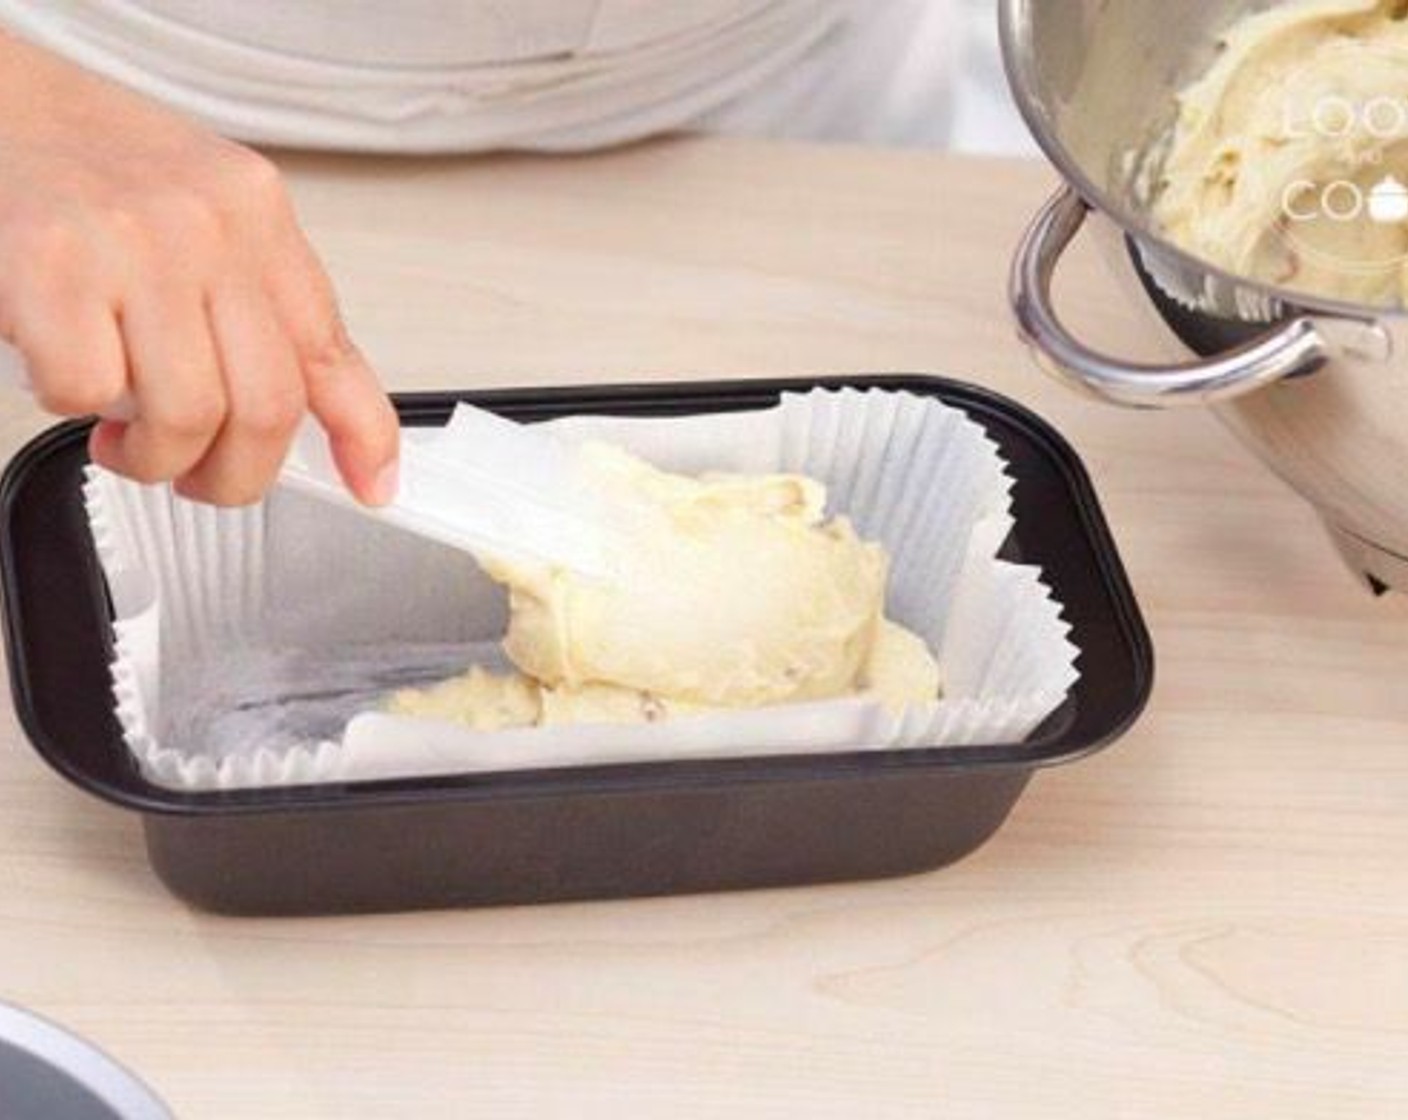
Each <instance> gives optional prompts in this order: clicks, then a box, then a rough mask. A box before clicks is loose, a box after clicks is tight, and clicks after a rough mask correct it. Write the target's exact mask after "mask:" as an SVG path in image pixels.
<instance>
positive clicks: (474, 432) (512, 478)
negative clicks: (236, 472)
mask: <svg viewBox="0 0 1408 1120" xmlns="http://www.w3.org/2000/svg"><path fill="white" fill-rule="evenodd" d="M280 482H281V483H282V484H285V485H287V486H289V487H292V488H293V489H296V490H299V491H302V492H304V493H307V494H310V495H312V496H314V497H317V498H321V499H323V500H325V501H329V502H333V503H335V504H337V505H341V506H344V507H346V508H349V509H355V510H357V511H358V512H359V513H362V514H364V515H366V516H368V517H372V518H376V519H377V520H380V521H385V522H387V523H389V524H392V525H396V526H399V527H401V528H404V529H406V530H408V531H410V532H413V533H417V534H419V535H421V536H424V537H428V538H430V539H432V540H436V541H440V542H441V543H443V544H449V545H452V546H454V547H456V548H462V549H465V550H467V551H469V552H473V553H475V554H478V555H488V556H493V557H505V558H511V559H521V560H530V561H538V562H541V563H546V564H550V565H553V566H555V567H561V568H566V569H569V570H571V571H574V572H578V573H581V574H583V575H587V576H592V577H598V578H599V577H603V576H606V575H608V574H609V573H610V571H611V567H612V563H611V560H612V555H613V552H614V550H615V549H616V548H617V547H619V545H620V542H621V535H622V534H623V532H625V531H626V526H627V522H628V519H629V518H631V517H632V516H636V515H638V511H634V510H633V509H632V508H631V507H629V506H627V505H625V504H623V503H620V502H615V501H610V500H608V499H606V498H605V497H604V496H603V495H602V494H601V493H600V492H598V491H595V490H593V489H592V487H591V486H590V485H588V483H587V480H586V479H585V478H584V477H583V473H582V471H581V469H580V467H579V464H578V462H577V452H576V449H575V448H574V447H573V446H572V445H571V444H567V443H564V442H562V441H561V440H558V439H556V438H555V437H553V436H552V435H551V434H549V433H547V432H543V431H541V430H537V429H535V428H534V427H533V426H532V425H527V424H518V423H515V422H514V421H512V420H507V419H505V418H503V417H501V416H497V415H495V414H494V413H492V412H487V411H485V410H483V409H480V408H474V407H471V406H469V405H463V404H462V405H459V406H458V407H457V408H456V410H455V413H454V416H453V417H452V419H451V421H450V423H449V424H448V425H447V426H446V427H445V428H443V429H438V430H434V433H433V434H432V435H427V436H426V437H425V438H409V439H403V440H402V441H401V470H400V489H399V492H398V494H397V497H396V500H395V501H393V502H392V503H391V504H390V505H388V506H382V507H380V508H370V507H367V506H363V505H361V504H360V503H359V502H358V501H357V500H356V499H355V498H353V497H352V495H351V494H350V493H348V491H347V489H346V486H345V485H344V484H343V482H342V480H341V478H340V477H339V475H338V473H337V468H336V467H335V466H334V464H333V460H332V455H331V453H330V451H329V449H328V446H327V439H326V436H324V434H323V433H322V431H321V430H320V429H318V428H317V427H314V426H313V425H312V424H311V423H310V424H306V425H305V426H304V428H303V429H302V431H301V432H300V433H299V436H298V438H297V440H295V442H294V445H293V447H292V449H291V450H290V452H289V455H288V458H287V459H286V460H285V462H284V467H283V472H282V474H281V476H280Z"/></svg>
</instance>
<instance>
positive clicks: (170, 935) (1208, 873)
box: [0, 141, 1408, 1120]
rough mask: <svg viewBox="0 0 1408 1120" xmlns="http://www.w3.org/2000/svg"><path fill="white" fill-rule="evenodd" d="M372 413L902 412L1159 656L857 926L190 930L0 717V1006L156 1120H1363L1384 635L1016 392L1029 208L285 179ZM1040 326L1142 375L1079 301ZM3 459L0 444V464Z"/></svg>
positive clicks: (349, 165)
mask: <svg viewBox="0 0 1408 1120" xmlns="http://www.w3.org/2000/svg"><path fill="white" fill-rule="evenodd" d="M285 163H286V165H287V167H288V169H289V171H290V173H291V175H292V177H293V180H294V183H295V189H296V193H297V196H298V199H299V204H300V208H301V210H302V212H303V214H304V217H305V220H306V223H307V226H308V228H309V230H310V232H311V235H312V237H313V239H314V240H315V242H316V243H317V245H318V246H319V248H320V249H321V250H322V251H323V252H324V253H325V255H326V259H327V261H328V263H329V266H330V268H331V271H332V272H333V274H334V276H335V277H336V279H337V282H338V285H339V287H340V290H341V292H342V294H343V297H344V301H345V307H346V312H347V316H348V319H349V321H350V323H351V326H352V328H353V331H354V334H355V335H356V336H357V337H358V338H359V339H360V341H361V342H362V343H363V345H364V347H365V349H366V350H367V351H368V352H369V354H370V355H371V356H372V358H373V359H374V360H375V362H376V363H377V364H378V366H379V368H380V369H381V371H382V373H383V374H384V376H385V377H386V379H387V381H388V382H389V383H390V384H391V385H392V386H394V387H400V388H410V387H420V388H427V387H435V386H481V385H482V386H487V385H521V384H529V383H532V384H544V385H546V384H552V383H561V382H575V381H587V380H601V381H608V380H631V379H640V378H649V377H670V378H684V377H691V376H702V377H718V376H722V375H727V376H739V377H744V376H753V375H776V374H806V373H815V372H821V371H850V370H930V371H939V372H943V373H948V374H953V375H956V376H960V377H965V378H968V379H971V380H973V381H976V382H979V383H981V384H984V385H989V386H992V387H994V388H996V389H999V390H1001V391H1002V392H1005V393H1008V394H1010V395H1011V396H1013V397H1016V398H1017V399H1019V400H1021V401H1024V402H1026V403H1028V404H1030V405H1032V406H1034V407H1035V408H1036V409H1037V410H1038V411H1040V412H1041V413H1043V414H1045V415H1046V416H1047V417H1048V418H1049V419H1051V420H1052V421H1054V422H1055V423H1056V424H1057V425H1058V426H1059V427H1060V428H1062V429H1063V430H1064V431H1065V433H1066V434H1067V435H1068V436H1069V437H1070V438H1071V440H1072V441H1073V443H1074V444H1075V446H1076V447H1077V449H1078V450H1079V451H1080V453H1081V454H1082V455H1083V456H1084V458H1085V460H1086V462H1087V463H1088V464H1089V466H1090V468H1091V470H1092V472H1093V474H1094V476H1095V479H1096V482H1097V485H1098V487H1099V490H1100V492H1101V495H1102V498H1103V500H1104V502H1105V504H1106V507H1107V511H1108V513H1109V517H1110V520H1111V522H1112V524H1113V526H1114V529H1115V534H1116V536H1117V538H1118V540H1119V543H1120V545H1121V548H1122V550H1123V554H1124V557H1125V560H1126V562H1127V564H1128V567H1129V570H1130V574H1131V576H1132V579H1133V581H1134V583H1135V586H1136V588H1137V590H1138V592H1139V594H1140V597H1141V600H1142V604H1143V607H1144V610H1145V611H1146V614H1147V618H1148V621H1149V623H1150V626H1151V629H1152V631H1153V634H1154V638H1155V642H1156V645H1157V648H1158V655H1159V681H1158V685H1157V689H1156V694H1155V697H1154V700H1153V703H1152V705H1151V707H1150V709H1149V711H1148V713H1147V715H1146V716H1145V718H1144V720H1143V721H1142V723H1140V724H1139V725H1138V726H1137V727H1136V728H1135V730H1134V731H1133V732H1132V733H1131V734H1130V735H1129V736H1128V737H1127V738H1125V739H1124V740H1123V741H1121V742H1120V743H1118V744H1116V745H1115V746H1114V747H1112V748H1110V749H1109V750H1108V751H1106V752H1104V753H1102V754H1100V755H1098V756H1096V757H1093V758H1091V759H1089V760H1087V761H1083V762H1081V763H1079V764H1077V765H1073V766H1070V767H1068V768H1065V769H1062V770H1057V771H1052V772H1049V773H1046V774H1044V775H1042V776H1041V777H1039V779H1038V780H1037V781H1036V782H1035V783H1033V785H1032V786H1031V788H1030V789H1029V791H1028V793H1027V795H1026V797H1025V798H1024V799H1023V800H1022V802H1021V803H1020V804H1019V805H1018V807H1017V810H1016V813H1015V815H1014V816H1013V818H1012V819H1011V821H1010V823H1009V824H1008V825H1007V826H1006V827H1005V828H1004V829H1003V831H1002V832H1001V833H1000V834H999V835H998V836H997V838H996V839H994V840H993V841H992V842H991V843H990V844H989V845H988V846H987V847H986V848H984V849H983V850H982V851H981V852H979V853H978V854H977V855H975V856H974V857H972V858H971V859H969V860H968V861H966V862H964V863H962V864H960V865H958V866H955V867H952V868H950V869H947V870H944V871H940V872H938V873H935V874H931V875H924V876H919V877H916V878H909V879H903V880H898V881H889V882H876V883H867V884H860V885H847V886H835V887H826V888H816V889H806V890H779V891H768V892H762V893H753V894H735V895H722V896H718V895H716V896H707V897H688V898H672V899H661V900H648V901H640V902H629V903H609V904H576V905H563V906H552V907H537V908H521V909H502V910H491V911H479V912H473V911H468V912H449V913H429V914H407V915H391V916H384V917H371V918H367V917H360V918H349V919H318V920H293V921H290V920H278V921H269V920H243V919H240V920H235V919H229V918H221V917H213V916H209V915H205V914H202V913H198V912H194V911H192V910H191V909H189V908H188V907H187V906H185V905H183V904H182V903H180V902H177V901H175V900H173V899H172V898H170V897H169V896H168V895H167V894H166V893H165V892H164V891H163V889H162V888H161V887H160V886H159V884H158V883H157V882H156V881H155V879H154V878H153V876H152V875H151V873H150V872H149V871H148V869H147V866H146V862H145V856H144V854H143V850H142V845H141V837H140V833H139V829H138V825H137V822H136V821H135V820H133V819H132V818H131V817H129V816H127V815H124V814H123V813H122V812H120V811H118V810H116V809H113V808H109V807H107V806H105V805H103V804H99V803H96V802H94V801H93V800H91V799H89V798H88V797H86V796H84V795H82V794H79V793H78V792H76V791H74V790H72V789H70V788H69V787H68V786H67V785H66V784H65V783H64V782H63V781H62V780H60V779H59V778H58V777H56V776H55V775H54V774H52V773H50V772H49V771H48V770H47V769H45V767H44V766H43V765H42V764H41V763H40V762H39V761H38V760H37V758H36V757H35V755H34V754H33V753H32V752H31V751H30V749H29V747H28V745H27V744H26V742H25V741H24V738H23V736H22V734H21V732H20V730H19V728H18V727H17V726H16V723H15V720H14V716H13V713H12V712H11V711H10V710H9V708H8V707H7V708H6V709H5V711H4V712H3V714H0V738H3V740H4V742H3V743H0V884H3V886H0V997H3V998H4V999H8V1000H13V1001H15V1002H18V1003H20V1004H22V1005H25V1006H27V1007H29V1008H32V1009H35V1010H37V1011H40V1012H42V1013H45V1014H47V1015H50V1016H52V1017H54V1018H56V1019H58V1020H60V1021H61V1022H63V1023H65V1024H68V1025H69V1026H71V1027H73V1028H75V1029H77V1030H78V1031H80V1032H81V1033H83V1034H85V1035H86V1036H88V1037H90V1038H91V1039H93V1040H94V1041H96V1042H97V1043H99V1044H100V1045H101V1046H103V1047H105V1048H106V1049H108V1050H109V1051H110V1052H111V1053H113V1054H114V1055H115V1056H117V1057H118V1058H119V1059H121V1060H122V1061H124V1062H126V1063H129V1064H130V1065H131V1066H133V1067H134V1068H135V1069H137V1070H138V1071H140V1072H141V1073H142V1074H143V1075H144V1076H145V1077H146V1078H147V1079H148V1080H149V1081H150V1082H151V1083H152V1085H153V1086H155V1088H156V1089H157V1090H158V1091H159V1092H160V1093H161V1094H162V1095H163V1096H164V1097H165V1098H166V1099H167V1100H169V1101H170V1103H171V1104H172V1105H173V1107H174V1108H175V1109H176V1111H177V1112H178V1114H179V1115H181V1116H183V1117H201V1118H204V1117H258V1118H260V1120H271V1118H275V1117H298V1118H309V1117H363V1116H368V1117H371V1116H375V1117H383V1116H384V1117H401V1116H416V1117H431V1116H436V1117H440V1116H443V1117H469V1116H495V1117H503V1116H530V1117H552V1116H561V1117H577V1116H609V1117H625V1116H631V1117H635V1116H643V1117H654V1116H667V1115H668V1116H728V1117H737V1116H779V1117H782V1116H786V1117H791V1116H808V1117H857V1116H865V1117H911V1116H912V1117H931V1116H945V1117H970V1116H972V1117H1043V1118H1051V1117H1064V1116H1072V1117H1074V1116H1080V1117H1083V1118H1091V1117H1117V1116H1118V1117H1159V1118H1162V1120H1170V1118H1174V1117H1197V1118H1199V1120H1204V1118H1207V1117H1217V1118H1224V1117H1256V1118H1258V1120H1262V1118H1269V1117H1274V1118H1277V1120H1285V1118H1288V1117H1316V1118H1323V1117H1329V1116H1335V1117H1339V1116H1353V1117H1390V1116H1401V1115H1404V1114H1405V1113H1408V605H1405V602H1404V601H1402V600H1400V599H1397V598H1389V599H1385V600H1379V601H1376V600H1374V599H1373V598H1371V597H1370V596H1369V595H1367V594H1366V593H1365V592H1364V591H1363V590H1362V589H1361V588H1360V586H1359V585H1358V584H1357V583H1356V582H1355V581H1354V580H1353V579H1352V578H1351V577H1350V575H1349V574H1348V573H1347V572H1346V571H1344V570H1342V568H1341V567H1340V566H1339V564H1338V562H1337V560H1336V557H1335V555H1334V554H1333V552H1332V549H1331V547H1330V545H1329V544H1328V543H1327V541H1326V540H1325V539H1324V538H1323V537H1322V535H1321V534H1320V533H1319V532H1318V529H1317V525H1316V523H1315V520H1314V518H1313V517H1312V515H1311V514H1310V513H1309V512H1308V511H1307V510H1306V509H1305V508H1303V507H1302V506H1301V505H1300V504H1299V503H1298V501H1297V500H1296V499H1294V498H1293V497H1292V496H1291V495H1290V494H1289V493H1287V492H1284V491H1283V490H1282V489H1281V488H1280V487H1279V485H1278V484H1277V483H1275V482H1274V481H1273V480H1272V479H1271V478H1270V477H1269V476H1268V475H1267V474H1266V473H1265V472H1264V471H1263V470H1262V469H1261V468H1260V467H1258V466H1257V465H1256V464H1254V463H1253V462H1251V461H1250V459H1249V457H1248V456H1247V455H1245V454H1243V453H1242V451H1241V449H1240V448H1239V447H1238V446H1237V445H1236V444H1235V443H1234V442H1233V441H1232V440H1231V438H1230V437H1229V436H1227V435H1226V434H1225V433H1224V432H1223V431H1222V430H1221V429H1220V428H1219V427H1218V426H1217V424H1216V423H1215V422H1214V421H1213V420H1212V419H1211V418H1210V417H1209V416H1207V415H1205V414H1202V413H1198V412H1190V413H1182V414H1178V415H1172V414H1161V415H1154V414H1138V415H1136V414H1124V413H1118V412H1116V411H1114V410H1110V409H1106V408H1103V407H1100V406H1098V405H1095V404H1089V403H1086V402H1084V401H1082V400H1079V399H1077V398H1075V397H1074V396H1071V395H1068V394H1067V393H1066V392H1065V391H1064V390H1062V389H1060V388H1059V387H1056V386H1054V385H1052V384H1050V383H1048V382H1047V381H1046V380H1044V379H1043V378H1042V377H1041V376H1040V375H1038V374H1037V373H1036V372H1034V370H1033V368H1032V366H1031V364H1030V362H1029V361H1028V359H1027V357H1026V355H1025V354H1024V353H1023V351H1022V350H1021V348H1020V347H1019V346H1018V344H1017V343H1016V341H1015V340H1014V338H1013V334H1012V330H1011V327H1010V325H1009V322H1008V318H1007V315H1006V312H1005V307H1004V297H1003V287H1004V276H1005V270H1006V266H1007V260H1008V256H1009V253H1010V249H1011V246H1012V244H1013V241H1014V239H1015V238H1016V237H1017V235H1018V233H1019V230H1020V228H1021V226H1022V224H1023V222H1024V220H1025V219H1026V218H1027V216H1028V215H1029V214H1030V212H1031V211H1032V210H1033V209H1034V208H1035V207H1036V205H1037V204H1038V202H1039V201H1040V199H1041V198H1042V197H1043V195H1044V193H1045V192H1046V191H1047V189H1048V188H1049V186H1050V185H1051V176H1050V173H1049V172H1048V171H1046V170H1045V169H1043V168H1041V167H1039V166H1036V165H1034V164H1019V163H1004V162H979V161H975V160H968V159H956V158H945V157H942V156H935V155H928V154H918V153H900V152H874V151H863V150H858V149H845V148H829V149H823V148H811V147H802V146H796V147H783V146H769V145H763V144H757V143H752V142H741V141H674V142H668V143H664V144H660V145H655V146H647V147H639V148H634V149H630V150H625V151H621V152H618V153H614V154H610V155H606V156H601V157H594V158H582V159H576V158H573V159H558V160H538V159H529V158H511V159H502V160H491V161H472V160H457V161H421V162H417V161H399V162H397V161H384V162H376V161H358V160H350V159H342V158H324V157H316V158H315V157H304V156H299V157H288V158H286V159H285ZM1062 287H1063V289H1064V297H1063V298H1064V299H1065V304H1066V306H1067V307H1068V308H1069V309H1070V313H1071V316H1072V318H1073V319H1074V320H1076V321H1078V322H1080V323H1081V324H1083V325H1084V326H1085V327H1086V328H1087V329H1088V330H1089V331H1090V333H1091V334H1092V336H1094V337H1096V338H1098V339H1100V340H1101V341H1104V342H1107V343H1109V344H1111V345H1118V346H1120V347H1121V348H1122V349H1125V350H1128V351H1131V352H1133V351H1135V350H1137V349H1139V348H1140V347H1145V346H1146V345H1147V342H1146V337H1145V336H1146V328H1145V327H1144V326H1143V324H1142V322H1141V321H1140V320H1139V319H1138V318H1137V317H1136V316H1135V315H1134V314H1133V313H1132V312H1131V310H1130V309H1129V307H1128V305H1127V304H1126V303H1125V302H1124V300H1123V299H1122V298H1121V296H1120V293H1118V292H1117V291H1115V290H1113V285H1111V284H1110V283H1108V282H1107V281H1106V280H1105V278H1104V275H1103V272H1102V270H1101V268H1100V266H1099V262H1098V261H1097V260H1094V259H1091V258H1089V257H1088V256H1087V255H1086V254H1084V253H1078V254H1076V258H1075V259H1074V260H1073V261H1072V262H1071V264H1070V267H1069V268H1068V269H1067V270H1066V277H1065V282H1064V283H1063V285H1062ZM43 423H44V421H43V419H42V417H40V416H39V415H38V414H37V413H36V412H35V411H34V410H33V409H32V408H30V407H28V406H27V405H25V404H23V403H21V402H16V401H12V400H7V401H6V402H5V403H4V406H3V415H2V416H0V438H3V444H4V448H5V449H6V451H7V452H8V451H10V450H13V449H14V448H15V447H17V446H18V445H19V443H20V442H21V441H22V440H23V439H24V438H26V437H27V436H28V435H29V434H31V433H32V432H34V431H36V430H37V429H38V428H39V427H40V426H41V424H43Z"/></svg>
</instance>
